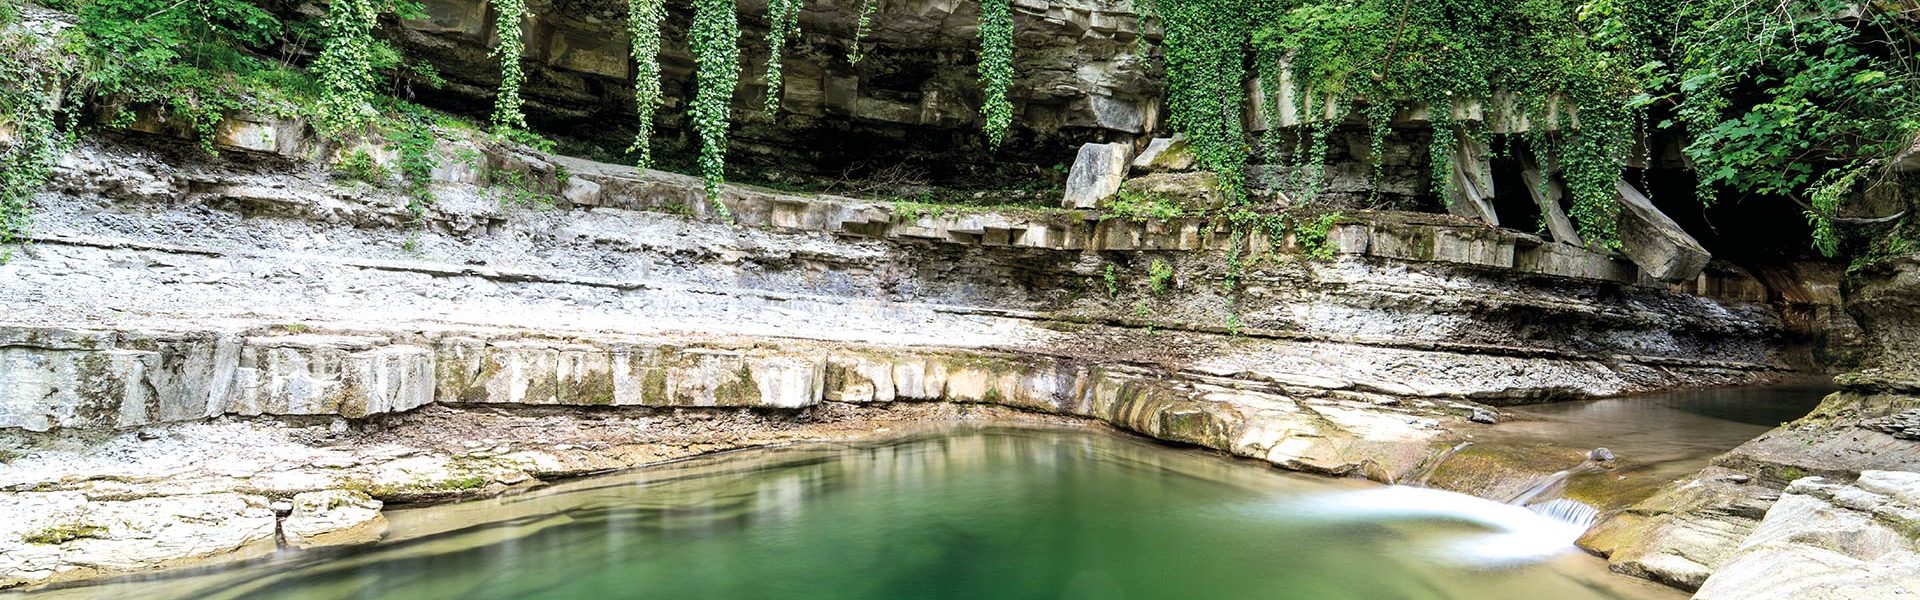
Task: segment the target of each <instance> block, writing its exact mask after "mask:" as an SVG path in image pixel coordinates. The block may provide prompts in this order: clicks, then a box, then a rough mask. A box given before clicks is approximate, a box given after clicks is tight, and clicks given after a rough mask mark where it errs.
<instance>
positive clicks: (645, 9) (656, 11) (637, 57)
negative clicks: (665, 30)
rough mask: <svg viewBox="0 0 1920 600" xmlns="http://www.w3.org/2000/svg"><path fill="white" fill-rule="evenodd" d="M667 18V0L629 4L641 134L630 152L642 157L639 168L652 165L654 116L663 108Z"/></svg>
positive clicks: (629, 0) (631, 1) (639, 0)
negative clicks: (662, 62) (662, 66)
mask: <svg viewBox="0 0 1920 600" xmlns="http://www.w3.org/2000/svg"><path fill="white" fill-rule="evenodd" d="M666 16H667V4H666V0H627V37H628V38H630V40H631V43H632V46H633V64H634V66H635V69H634V78H633V104H634V113H635V114H636V115H637V120H638V121H639V125H640V131H639V133H636V134H635V135H634V136H633V145H632V146H631V147H629V148H627V151H628V152H634V153H638V154H639V155H640V161H639V163H640V166H641V167H650V166H652V165H653V143H652V140H653V115H654V111H655V110H657V109H658V108H659V107H660V20H661V19H664V18H666Z"/></svg>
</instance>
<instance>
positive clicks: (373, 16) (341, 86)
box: [312, 0, 380, 134]
mask: <svg viewBox="0 0 1920 600" xmlns="http://www.w3.org/2000/svg"><path fill="white" fill-rule="evenodd" d="M375 2H376V0H332V1H331V2H329V3H328V4H327V16H326V17H324V18H322V19H321V20H320V30H321V36H322V39H323V40H324V43H325V47H324V48H323V49H322V50H321V51H320V56H319V57H317V58H315V59H314V61H313V67H312V69H313V71H314V72H315V74H316V75H317V77H318V78H319V80H320V87H321V94H320V100H319V101H318V102H317V103H316V105H315V106H314V123H315V125H316V126H317V127H318V128H319V130H320V131H321V132H322V133H329V134H330V133H336V132H340V131H344V130H347V129H349V128H353V127H356V126H364V125H366V124H367V123H370V122H372V120H373V118H374V117H375V116H377V114H378V113H376V112H375V111H374V108H373V91H374V86H375V85H376V84H377V83H378V78H377V75H376V74H375V73H374V66H373V63H374V52H375V49H376V46H375V42H374V39H373V27H374V25H375V24H376V23H377V22H378V21H379V18H380V12H379V7H378V6H377V5H376V4H375Z"/></svg>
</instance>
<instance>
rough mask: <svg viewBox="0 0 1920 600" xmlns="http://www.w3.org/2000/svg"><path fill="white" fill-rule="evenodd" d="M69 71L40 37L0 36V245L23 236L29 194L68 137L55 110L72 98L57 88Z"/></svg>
mask: <svg viewBox="0 0 1920 600" xmlns="http://www.w3.org/2000/svg"><path fill="white" fill-rule="evenodd" d="M0 16H5V15H0ZM69 71H70V64H69V63H68V62H67V61H64V60H60V59H59V58H58V57H56V56H54V48H52V47H51V45H50V44H48V43H46V41H45V40H42V39H39V38H38V37H36V36H32V35H14V34H13V33H8V34H6V35H5V36H4V37H0V131H4V132H7V133H9V134H10V135H8V136H0V137H10V138H11V139H10V141H6V142H0V246H7V245H11V244H15V243H19V242H21V241H23V240H24V239H25V238H26V236H27V227H28V224H29V217H28V211H29V209H30V208H31V205H32V201H33V195H34V193H35V192H37V191H39V189H40V186H42V185H44V184H45V183H46V181H47V177H48V176H49V175H51V174H52V169H53V163H54V161H56V160H58V159H59V158H60V155H61V154H63V153H65V152H66V150H67V148H68V146H69V145H70V144H71V142H72V136H71V135H70V131H69V129H68V127H67V126H66V125H63V124H62V121H63V119H62V116H63V115H62V114H61V112H62V107H63V106H64V107H65V108H66V109H67V110H72V108H73V107H74V106H76V105H77V99H76V98H73V97H71V96H62V95H61V94H60V93H59V92H58V91H57V90H59V89H60V84H61V82H62V80H63V79H65V78H66V77H67V76H68V75H70V72H69ZM71 116H72V115H70V114H69V115H66V117H67V118H66V119H64V120H65V121H66V123H69V124H70V123H72V120H73V119H72V118H71ZM9 258H11V250H9V249H6V248H0V263H5V262H7V260H8V259H9Z"/></svg>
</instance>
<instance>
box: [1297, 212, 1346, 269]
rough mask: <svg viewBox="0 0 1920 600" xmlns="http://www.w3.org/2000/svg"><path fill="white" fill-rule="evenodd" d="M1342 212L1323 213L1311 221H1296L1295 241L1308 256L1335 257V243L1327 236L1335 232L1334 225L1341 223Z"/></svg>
mask: <svg viewBox="0 0 1920 600" xmlns="http://www.w3.org/2000/svg"><path fill="white" fill-rule="evenodd" d="M1339 222H1340V213H1337V212H1329V213H1321V214H1320V216H1317V217H1314V218H1313V220H1310V221H1294V223H1293V241H1294V243H1297V244H1299V245H1300V249H1301V250H1302V251H1304V252H1306V253H1307V257H1308V258H1316V259H1320V260H1328V259H1332V258H1333V251H1334V250H1335V248H1334V247H1333V245H1331V244H1328V243H1327V236H1328V235H1330V234H1332V233H1333V226H1334V225H1337V224H1339Z"/></svg>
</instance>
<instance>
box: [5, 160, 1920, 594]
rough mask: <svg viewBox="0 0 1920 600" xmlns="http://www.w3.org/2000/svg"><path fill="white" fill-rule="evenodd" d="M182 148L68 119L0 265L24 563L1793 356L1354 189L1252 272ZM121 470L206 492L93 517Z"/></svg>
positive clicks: (318, 535) (1133, 236)
mask: <svg viewBox="0 0 1920 600" xmlns="http://www.w3.org/2000/svg"><path fill="white" fill-rule="evenodd" d="M465 143H469V144H471V143H475V142H472V141H468V142H465ZM463 147H465V146H463ZM476 148H477V147H476ZM175 150H179V151H180V152H188V150H185V149H172V150H169V149H167V148H165V147H164V146H163V145H159V144H154V145H153V146H152V147H149V146H141V145H137V144H136V145H124V144H115V143H104V144H100V143H89V144H87V145H83V146H82V147H81V148H79V149H78V150H76V152H75V153H74V154H73V155H72V156H70V157H69V159H68V160H66V161H64V162H63V163H62V166H61V167H60V168H59V169H58V170H57V172H56V174H55V178H54V181H53V183H52V184H51V185H50V187H49V189H48V191H47V193H44V194H42V195H41V196H40V197H39V198H37V199H36V206H35V208H36V211H37V212H36V215H37V219H38V225H37V227H38V229H36V235H37V236H38V237H37V238H36V240H35V241H36V243H35V244H33V245H31V246H28V247H26V248H24V249H23V250H22V251H21V252H20V254H19V255H18V256H17V257H16V259H15V260H14V261H12V262H9V263H7V264H6V265H0V303H3V304H4V305H5V306H6V307H7V308H8V312H7V314H6V315H5V317H4V319H5V322H4V323H0V381H5V382H6V385H5V386H4V387H0V447H4V448H10V449H12V450H8V452H10V453H13V454H14V455H17V456H13V457H11V458H9V459H8V460H7V468H6V469H5V470H3V471H0V510H3V511H35V512H36V514H38V513H46V514H61V515H68V516H72V517H76V519H69V520H66V521H57V522H56V521H46V522H40V521H34V522H33V524H31V525H17V526H16V528H17V529H18V530H17V531H11V532H10V535H6V536H0V538H3V539H0V544H10V545H9V546H6V549H7V550H8V551H7V552H4V553H0V554H4V555H5V556H7V557H8V558H7V559H6V560H14V561H16V562H14V563H12V564H9V565H4V566H5V568H4V569H0V578H4V579H0V585H4V586H17V585H40V584H44V583H49V582H57V581H68V580H76V579H82V578H88V577H94V576H98V575H100V574H105V573H113V572H130V571H141V570H150V569H155V568H164V567H167V566H172V565H174V564H176V563H178V562H185V561H201V560H216V559H223V558H244V557H247V556H251V555H253V554H254V553H256V552H260V551H262V549H267V550H270V549H272V548H273V547H274V543H275V542H274V540H275V537H276V532H277V533H278V534H279V537H280V538H282V539H284V540H285V542H286V543H287V544H288V545H291V546H298V545H304V544H325V543H336V542H337V543H351V542H354V541H359V540H363V539H366V538H367V537H368V536H372V535H377V534H373V533H372V532H373V531H375V530H377V529H378V525H377V523H378V518H377V515H378V512H377V509H374V508H373V504H372V502H386V503H399V502H416V501H431V500H439V499H451V498H464V497H473V496H477V495H485V494H495V493H504V492H509V491H512V490H516V489H523V488H525V487H528V486H535V485H540V484H541V483H542V482H545V481H549V480H551V479H554V478H559V477H568V476H575V475H581V474H587V473H594V472H599V471H604V470H607V469H618V468H628V467H632V466H636V465H643V464H649V463H652V462H657V461H660V460H668V459H672V458H677V457H684V456H690V455H694V454H700V453H705V452H713V451H719V450H725V449H729V448H738V447H745V446H753V445H765V444H774V443H787V442H795V441H810V440H831V439H836V438H838V437H842V436H855V435H866V434H869V433H871V432H873V431H874V430H875V429H877V428H880V427H884V426H885V425H884V423H888V422H895V421H900V422H907V421H922V420H941V419H1009V420H1021V419H1045V420H1067V421H1072V422H1082V423H1105V424H1109V425H1111V426H1113V427H1117V428H1120V429H1123V430H1127V431H1132V432H1137V433H1140V434H1143V435H1147V436H1151V437H1155V438H1158V439H1162V440H1167V441H1171V442H1178V443H1186V444H1194V445H1199V446H1204V447H1209V448H1214V449H1217V450H1220V451H1223V452H1227V453H1231V454H1234V455H1238V456H1244V457H1249V458H1254V459H1258V460H1262V461H1266V462H1268V463H1271V464H1274V465H1277V466H1280V467H1284V468H1288V469H1294V470H1300V471H1307V472H1314V473H1324V474H1331V475H1352V476H1365V477H1370V478H1375V479H1379V480H1382V481H1393V480H1398V479H1402V478H1406V477H1409V476H1411V475H1413V474H1414V473H1415V471H1416V470H1417V469H1418V468H1419V466H1420V465H1421V463H1423V462H1424V461H1426V460H1428V459H1429V458H1431V457H1432V456H1433V454H1434V453H1435V452H1436V450H1437V449H1440V448H1445V447H1447V446H1451V445H1453V444H1455V443H1457V442H1458V441H1459V439H1458V438H1459V436H1460V435H1461V434H1460V433H1458V432H1459V431H1461V430H1463V429H1464V428H1468V427H1485V426H1487V425H1484V424H1481V423H1472V424H1469V423H1470V422H1469V421H1468V419H1470V418H1472V417H1474V416H1476V415H1479V416H1481V417H1482V419H1481V420H1483V421H1484V420H1485V417H1486V416H1487V415H1493V414H1495V413H1493V412H1492V409H1491V408H1490V407H1488V406H1486V404H1490V403H1501V402H1520V401H1535V400H1541V399H1555V398H1568V397H1591V396H1603V395H1614V394H1621V393H1628V392H1632V391H1639V390H1648V389H1658V388H1663V387H1671V386H1678V385H1701V384H1726V383H1736V382H1749V381H1755V380H1763V379H1766V378H1768V377H1771V376H1773V375H1776V374H1778V373H1781V372H1783V371H1784V369H1785V367H1784V363H1783V362H1782V361H1781V360H1780V359H1779V354H1778V348H1777V344H1776V336H1778V335H1779V334H1780V332H1781V331H1782V328H1781V325H1780V319H1779V317H1778V315H1777V314H1776V312H1775V311H1774V310H1773V309H1772V308H1770V307H1768V306H1766V305H1763V304H1757V303H1752V302H1744V301H1722V300H1716V299H1713V298H1709V297H1704V296H1700V295H1696V294H1688V293H1679V292H1676V291H1674V290H1670V289H1666V288H1662V287H1657V286H1645V285H1640V284H1638V283H1635V281H1636V280H1635V279H1634V278H1633V277H1627V276H1618V277H1615V276H1612V275H1606V274H1605V273H1607V272H1611V271H1606V270H1605V269H1598V268H1596V270H1591V271H1586V272H1582V273H1585V274H1581V273H1574V274H1567V273H1560V274H1552V273H1550V272H1549V271H1551V269H1549V268H1548V267H1542V266H1540V265H1539V264H1535V265H1534V267H1538V270H1535V271H1524V270H1521V269H1522V266H1521V265H1522V263H1523V262H1524V261H1522V260H1521V257H1523V256H1530V254H1528V252H1532V250H1524V251H1523V249H1522V248H1521V246H1522V244H1523V242H1524V240H1523V238H1522V237H1520V236H1518V235H1517V234H1512V233H1503V232H1498V231H1493V230H1486V229H1484V228H1477V227H1469V226H1465V225H1461V224H1459V223H1457V222H1450V221H1446V220H1436V219H1434V218H1429V217H1423V216H1412V215H1401V214H1393V213H1382V214H1369V215H1364V217H1365V218H1364V219H1361V218H1356V219H1355V220H1354V221H1353V222H1351V223H1346V224H1342V225H1341V229H1339V230H1338V231H1335V232H1333V233H1332V236H1331V237H1330V243H1334V244H1337V245H1338V248H1339V251H1338V252H1336V254H1335V256H1336V258H1334V259H1333V260H1327V261H1310V260H1304V259H1301V258H1299V253H1300V248H1298V246H1297V245H1295V242H1292V241H1288V240H1284V239H1283V240H1272V239H1268V238H1265V237H1260V238H1259V239H1257V240H1241V241H1240V242H1237V243H1247V244H1266V246H1259V247H1271V248H1278V249H1280V250H1281V252H1279V253H1276V254H1275V255H1273V259H1272V261H1270V262H1269V263H1267V264H1265V265H1263V266H1260V267H1258V268H1253V269H1249V270H1247V271H1246V272H1243V273H1233V274H1229V273H1227V272H1225V271H1224V270H1223V269H1224V267H1222V266H1221V263H1222V262H1223V261H1221V260H1219V259H1218V256H1217V255H1216V253H1217V252H1222V251H1224V250H1225V249H1226V247H1225V246H1221V245H1219V244H1221V243H1224V242H1225V241H1226V240H1239V239H1240V238H1238V237H1237V236H1233V235H1231V232H1228V231H1225V230H1222V229H1220V228H1218V227H1217V226H1216V225H1215V224H1213V223H1210V222H1208V221H1206V220H1184V221H1171V222H1155V223H1131V222H1125V221H1120V220H1107V221H1103V222H1094V221H1090V220H1086V219H1083V218H1082V219H1079V220H1075V219H1076V217H1073V216H1071V215H1052V216H1044V217H1031V216H1019V215H1009V214H997V213H970V214H960V215H941V216H929V215H915V216H911V217H909V216H907V215H903V214H901V211H900V208H899V207H896V206H893V205H890V204H886V203H874V202H867V201H859V200H855V199H849V198H838V197H823V196H809V197H801V196H794V195H787V194H780V193H774V192H770V191H765V190H757V189H753V188H742V187H731V188H729V189H728V191H727V192H726V194H725V195H724V197H723V198H722V201H723V202H726V203H728V206H729V207H730V208H731V213H732V215H733V218H734V219H735V221H733V222H719V221H718V219H717V217H715V216H714V215H709V214H707V211H709V210H710V208H708V206H709V205H708V204H707V203H705V202H701V201H698V200H699V197H698V196H697V190H698V188H699V184H698V182H697V181H696V180H693V179H692V178H687V177H683V176H677V175H671V174H665V173H659V172H650V171H640V170H634V169H630V168H624V167H617V166H613V165H602V164H597V163H589V162H586V161H579V160H576V159H565V158H562V157H553V156H547V155H539V154H537V153H527V152H523V151H518V150H503V149H500V148H482V149H480V150H475V151H476V152H477V153H479V152H481V150H485V152H484V153H483V154H484V156H485V158H484V160H485V161H487V162H488V163H490V164H492V163H498V164H492V167H496V168H511V169H518V170H520V171H518V172H526V173H533V174H534V175H533V177H534V178H535V179H539V180H541V181H546V182H548V184H551V186H550V187H551V188H552V189H553V190H554V191H555V192H556V193H560V192H565V196H566V197H565V198H564V200H563V201H562V202H561V203H560V204H559V205H558V206H556V208H555V209H553V210H547V211H537V210H526V209H512V208H506V207H503V205H502V203H501V202H499V200H498V199H497V198H495V197H494V196H493V195H492V194H495V193H497V191H491V190H490V189H489V188H487V187H485V186H483V185H477V180H476V179H475V176H476V174H475V173H471V172H467V171H463V170H460V169H452V168H449V169H447V170H446V172H445V173H441V174H437V175H436V178H437V180H438V183H437V184H436V187H435V190H436V195H437V198H438V200H437V201H436V203H435V204H434V206H433V207H432V208H431V209H430V211H429V214H428V216H427V218H426V219H425V221H424V222H423V224H422V225H418V226H416V225H413V224H412V223H414V221H413V217H412V215H411V213H409V212H408V211H407V210H406V200H405V198H404V197H402V196H401V195H399V194H398V193H397V192H395V191H393V190H382V189H378V188H366V187H364V186H357V185H347V184H343V183H341V182H336V181H333V180H331V179H329V178H328V177H327V176H326V175H324V174H323V173H321V172H320V171H319V169H318V167H317V166H316V165H310V164H306V163H299V162H295V163H291V164H289V163H284V162H274V161H260V160H256V159H252V158H232V157H230V158H220V159H207V158H204V157H200V158H195V157H197V156H200V155H198V154H184V153H180V152H175ZM1119 164H1120V165H1121V169H1122V170H1124V168H1125V165H1126V161H1124V160H1121V161H1119ZM562 168H565V169H566V170H567V171H568V172H570V173H572V176H573V177H576V178H578V179H580V180H581V181H583V182H588V183H592V184H593V185H594V186H597V187H588V186H584V185H577V186H571V187H569V188H567V189H565V190H562V189H560V188H559V187H558V184H557V181H558V173H559V172H560V169H562ZM688 213H691V214H688ZM1260 235H1262V236H1264V234H1260ZM1174 250H1180V251H1179V252H1175V251H1174ZM1155 259H1158V260H1164V261H1165V262H1167V263H1169V264H1171V266H1172V268H1173V269H1174V270H1175V272H1176V275H1175V277H1174V278H1173V280H1172V281H1170V282H1165V281H1163V282H1161V283H1160V284H1159V285H1172V286H1176V287H1177V288H1178V289H1179V290H1180V292H1181V293H1180V294H1177V295H1168V294H1165V293H1164V292H1163V291H1159V290H1156V289H1155V284H1153V283H1151V282H1150V281H1149V278H1148V277H1146V276H1145V275H1144V272H1145V271H1146V270H1147V269H1146V268H1145V263H1147V262H1150V261H1152V260H1155ZM1590 259H1593V260H1603V261H1604V260H1609V259H1604V257H1603V258H1601V259H1594V257H1593V256H1586V257H1584V258H1582V257H1580V256H1574V257H1572V258H1571V259H1570V260H1572V261H1573V262H1570V263H1567V264H1585V263H1580V262H1579V261H1581V260H1590ZM1609 264H1611V263H1609ZM1563 266H1564V265H1563ZM1588 266H1593V265H1588ZM1107 267H1111V268H1110V269H1109V268H1107ZM1555 268H1557V267H1555ZM1103 272H1113V273H1116V275H1115V276H1114V277H1113V281H1112V282H1108V281H1105V280H1104V279H1103V277H1102V274H1103ZM1595 273H1600V275H1595ZM1615 275H1618V273H1616V274H1615ZM1230 276H1231V277H1234V278H1235V280H1236V281H1237V282H1238V283H1237V285H1238V287H1237V288H1236V289H1237V290H1239V291H1237V292H1234V293H1233V295H1231V296H1229V295H1227V294H1225V293H1222V292H1220V291H1219V290H1221V289H1222V287H1223V286H1220V285H1218V284H1219V283H1220V282H1222V281H1224V280H1225V278H1227V277H1230ZM1230 309H1231V310H1230ZM1143 313H1144V314H1143ZM1227 315H1231V316H1232V317H1233V319H1234V320H1227ZM1223 322H1225V323H1228V324H1232V326H1231V327H1230V326H1228V325H1227V324H1222V323H1223ZM1902 443H1906V442H1904V441H1903V442H1902ZM1579 451H1584V449H1581V450H1578V451H1576V452H1579ZM1572 462H1573V461H1567V462H1561V463H1558V464H1557V465H1556V466H1555V467H1553V468H1556V469H1557V468H1562V467H1564V465H1566V464H1572ZM236 490H242V491H244V493H237V492H236ZM313 494H322V495H317V496H316V495H313ZM357 494H364V495H365V499H362V497H361V496H359V495H357ZM303 495H304V498H305V499H304V500H303ZM336 501H337V502H336ZM50 503H51V504H58V505H60V506H66V507H70V508H71V510H65V509H63V511H64V512H62V511H43V510H38V509H34V508H31V507H36V506H42V505H48V504H50ZM149 505H151V506H149ZM303 506H304V507H305V508H302V507H303ZM275 507H281V508H283V509H284V510H285V511H286V512H287V513H288V515H287V517H286V520H285V521H281V522H280V524H279V525H278V527H277V528H276V525H275V513H276V508H275ZM136 509H138V510H139V511H144V512H145V513H147V514H153V515H162V516H161V517H156V518H162V519H172V518H175V517H168V516H165V515H176V516H177V515H182V514H193V515H201V516H196V517H193V518H195V519H199V521H198V522H199V523H201V525H196V526H195V527H185V528H169V527H157V528H156V527H149V526H147V525H140V524H139V523H135V525H126V524H124V523H121V522H120V521H113V522H106V523H95V522H94V521H92V520H89V519H91V518H92V517H93V516H101V515H106V516H111V515H116V514H119V513H120V512H132V511H135V510H136ZM79 517H85V518H79ZM129 518H131V517H129ZM179 518H186V517H179ZM103 520H105V519H103ZM21 522H23V523H24V522H26V521H21ZM289 523H291V525H289ZM136 525H137V526H136ZM202 525H203V526H204V527H202ZM202 529H204V531H203V530H202ZM30 540H39V541H41V542H46V543H35V542H33V541H30ZM136 544H137V545H140V547H141V548H145V550H140V551H134V550H127V549H125V548H126V547H129V545H136ZM15 549H19V550H17V551H16V550H15ZM141 552H146V553H145V554H142V553H141ZM103 557H104V558H103ZM128 557H130V558H128ZM29 559H30V560H29Z"/></svg>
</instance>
